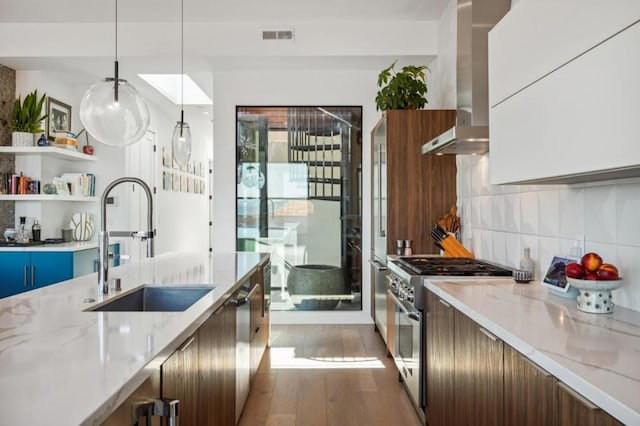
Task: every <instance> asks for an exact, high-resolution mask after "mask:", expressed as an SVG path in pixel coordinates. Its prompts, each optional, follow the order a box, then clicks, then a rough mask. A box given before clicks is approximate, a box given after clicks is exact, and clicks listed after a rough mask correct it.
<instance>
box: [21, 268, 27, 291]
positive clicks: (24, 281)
mask: <svg viewBox="0 0 640 426" xmlns="http://www.w3.org/2000/svg"><path fill="white" fill-rule="evenodd" d="M22 284H23V285H24V286H25V287H26V286H27V265H24V270H23V271H22Z"/></svg>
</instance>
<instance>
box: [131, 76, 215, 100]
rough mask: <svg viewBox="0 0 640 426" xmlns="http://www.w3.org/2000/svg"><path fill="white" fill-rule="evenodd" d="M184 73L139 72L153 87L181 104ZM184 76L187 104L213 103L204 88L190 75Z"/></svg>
mask: <svg viewBox="0 0 640 426" xmlns="http://www.w3.org/2000/svg"><path fill="white" fill-rule="evenodd" d="M181 75H182V74H138V77H140V78H141V79H143V80H144V81H145V82H147V83H148V84H149V85H150V86H151V87H153V88H154V89H156V90H157V91H158V92H160V93H162V94H163V95H164V96H166V97H167V98H168V99H169V100H170V101H171V102H173V103H174V104H176V105H180V76H181ZM182 76H183V77H184V104H185V105H213V101H212V100H211V98H209V96H207V94H206V93H204V92H203V91H202V89H201V88H200V87H199V86H198V85H197V84H196V83H195V82H194V81H193V80H192V79H191V77H189V76H188V75H186V74H184V75H182Z"/></svg>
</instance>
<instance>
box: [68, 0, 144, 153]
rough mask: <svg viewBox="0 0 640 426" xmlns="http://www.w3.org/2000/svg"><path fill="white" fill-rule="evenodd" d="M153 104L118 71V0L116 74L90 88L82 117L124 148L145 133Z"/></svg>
mask: <svg viewBox="0 0 640 426" xmlns="http://www.w3.org/2000/svg"><path fill="white" fill-rule="evenodd" d="M150 118H151V117H150V113H149V106H148V105H147V102H146V101H145V100H144V98H143V97H142V95H140V94H139V93H138V91H137V90H136V89H135V87H133V86H132V85H131V84H129V83H128V82H127V80H124V79H122V78H120V76H119V74H118V0H115V61H114V77H113V78H111V77H107V78H105V79H104V80H102V81H99V82H97V83H95V84H94V85H93V86H91V87H90V88H89V90H87V92H86V93H85V94H84V96H83V97H82V101H81V102H80V120H81V121H82V124H84V127H85V128H86V129H87V131H88V132H89V133H91V136H93V137H94V138H95V139H97V140H98V141H100V142H102V143H104V144H107V145H112V146H118V147H122V146H125V145H129V144H132V143H134V142H137V141H138V140H140V138H142V136H144V134H145V132H146V131H147V128H148V127H149V122H150Z"/></svg>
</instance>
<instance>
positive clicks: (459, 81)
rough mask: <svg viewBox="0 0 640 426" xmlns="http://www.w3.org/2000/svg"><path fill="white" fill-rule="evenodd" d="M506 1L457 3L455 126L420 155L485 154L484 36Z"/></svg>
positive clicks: (505, 9)
mask: <svg viewBox="0 0 640 426" xmlns="http://www.w3.org/2000/svg"><path fill="white" fill-rule="evenodd" d="M510 7H511V1H510V0H482V1H474V0H458V7H457V9H456V10H457V16H456V29H457V33H456V53H457V55H456V94H457V102H456V125H455V126H454V127H452V128H450V129H449V130H447V131H446V132H444V133H442V134H441V135H439V136H438V137H436V138H434V139H432V140H430V141H429V142H427V143H425V144H424V145H423V146H422V153H423V154H436V155H437V154H484V153H485V152H487V151H489V89H488V86H489V85H488V81H489V54H488V51H489V40H488V36H487V35H488V33H489V30H491V29H492V28H493V26H494V25H495V24H496V23H498V21H500V19H502V17H503V16H504V15H505V14H506V13H507V12H508V11H509V9H510Z"/></svg>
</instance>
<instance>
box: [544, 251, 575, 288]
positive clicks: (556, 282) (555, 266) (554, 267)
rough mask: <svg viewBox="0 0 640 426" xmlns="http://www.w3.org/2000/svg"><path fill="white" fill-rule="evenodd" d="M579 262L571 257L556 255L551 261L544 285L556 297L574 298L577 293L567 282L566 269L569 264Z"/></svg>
mask: <svg viewBox="0 0 640 426" xmlns="http://www.w3.org/2000/svg"><path fill="white" fill-rule="evenodd" d="M577 261H578V259H576V258H574V257H571V256H563V255H554V256H553V258H552V259H551V264H550V265H549V268H548V269H547V272H546V273H545V275H544V277H543V279H542V285H543V286H544V287H547V288H548V289H549V290H551V291H552V292H553V293H554V294H556V295H559V296H563V297H571V296H573V294H574V293H577V291H575V289H573V287H571V285H570V284H569V283H568V282H567V275H566V273H565V267H566V266H567V265H568V264H569V263H572V262H577Z"/></svg>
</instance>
